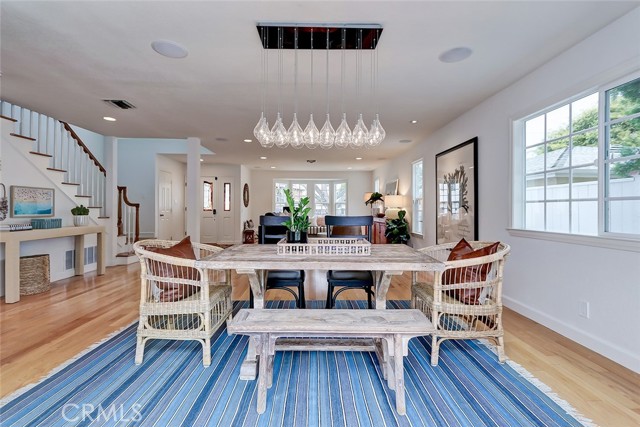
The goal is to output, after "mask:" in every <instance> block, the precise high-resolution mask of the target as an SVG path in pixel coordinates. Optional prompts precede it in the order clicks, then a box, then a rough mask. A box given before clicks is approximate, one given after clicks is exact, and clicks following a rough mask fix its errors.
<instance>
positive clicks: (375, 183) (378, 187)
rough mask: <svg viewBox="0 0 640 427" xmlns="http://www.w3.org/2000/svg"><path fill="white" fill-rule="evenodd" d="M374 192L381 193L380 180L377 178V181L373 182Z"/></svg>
mask: <svg viewBox="0 0 640 427" xmlns="http://www.w3.org/2000/svg"><path fill="white" fill-rule="evenodd" d="M373 191H375V192H376V193H379V192H380V178H379V177H376V179H374V180H373Z"/></svg>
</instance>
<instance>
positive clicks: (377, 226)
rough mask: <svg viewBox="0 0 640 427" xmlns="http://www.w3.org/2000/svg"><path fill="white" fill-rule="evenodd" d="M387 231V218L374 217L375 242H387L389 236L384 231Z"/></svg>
mask: <svg viewBox="0 0 640 427" xmlns="http://www.w3.org/2000/svg"><path fill="white" fill-rule="evenodd" d="M386 231H387V219H386V218H384V217H383V218H378V217H374V218H373V242H372V243H374V244H379V243H387V237H386V236H385V235H384V233H385V232H386Z"/></svg>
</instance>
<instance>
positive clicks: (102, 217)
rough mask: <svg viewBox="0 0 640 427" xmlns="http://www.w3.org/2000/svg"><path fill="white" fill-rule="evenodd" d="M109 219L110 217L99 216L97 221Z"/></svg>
mask: <svg viewBox="0 0 640 427" xmlns="http://www.w3.org/2000/svg"><path fill="white" fill-rule="evenodd" d="M109 218H111V217H110V216H99V217H98V219H109Z"/></svg>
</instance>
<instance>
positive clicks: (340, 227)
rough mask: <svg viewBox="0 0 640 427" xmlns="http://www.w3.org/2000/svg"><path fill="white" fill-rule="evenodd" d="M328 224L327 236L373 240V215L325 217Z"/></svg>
mask: <svg viewBox="0 0 640 427" xmlns="http://www.w3.org/2000/svg"><path fill="white" fill-rule="evenodd" d="M324 222H325V224H326V226H327V237H334V236H340V237H354V238H363V239H367V240H368V241H371V236H372V229H373V216H371V215H363V216H333V215H327V216H325V217H324ZM363 227H364V230H363Z"/></svg>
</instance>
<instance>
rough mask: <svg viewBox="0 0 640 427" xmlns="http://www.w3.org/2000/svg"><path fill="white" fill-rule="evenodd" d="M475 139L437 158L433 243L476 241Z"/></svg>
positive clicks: (476, 168) (476, 146)
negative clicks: (434, 233) (434, 234)
mask: <svg viewBox="0 0 640 427" xmlns="http://www.w3.org/2000/svg"><path fill="white" fill-rule="evenodd" d="M477 164H478V137H475V138H472V139H470V140H468V141H465V142H463V143H462V144H458V145H456V146H455V147H452V148H450V149H448V150H445V151H443V152H441V153H439V154H437V155H436V210H437V211H436V240H437V243H438V244H441V243H448V242H458V241H459V240H460V239H462V238H465V239H466V240H478V209H477V206H478V191H477V188H478V167H477V166H478V165H477Z"/></svg>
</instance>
